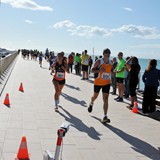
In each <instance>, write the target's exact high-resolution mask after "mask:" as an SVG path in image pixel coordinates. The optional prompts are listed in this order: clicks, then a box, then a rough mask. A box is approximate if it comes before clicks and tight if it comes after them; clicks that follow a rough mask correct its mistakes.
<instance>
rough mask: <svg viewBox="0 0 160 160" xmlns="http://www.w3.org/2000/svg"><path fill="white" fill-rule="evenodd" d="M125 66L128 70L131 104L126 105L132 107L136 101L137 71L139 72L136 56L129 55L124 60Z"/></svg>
mask: <svg viewBox="0 0 160 160" xmlns="http://www.w3.org/2000/svg"><path fill="white" fill-rule="evenodd" d="M126 67H127V70H128V80H129V83H128V84H129V94H130V101H131V104H130V105H129V106H128V108H129V109H132V108H133V106H134V102H137V95H136V87H137V85H138V83H139V72H140V69H141V67H140V65H139V62H138V58H137V57H131V58H130V59H128V60H127V61H126Z"/></svg>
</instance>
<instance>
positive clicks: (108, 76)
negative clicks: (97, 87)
mask: <svg viewBox="0 0 160 160" xmlns="http://www.w3.org/2000/svg"><path fill="white" fill-rule="evenodd" d="M102 79H104V80H108V79H110V74H108V73H103V74H102Z"/></svg>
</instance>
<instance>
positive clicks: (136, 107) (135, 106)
mask: <svg viewBox="0 0 160 160" xmlns="http://www.w3.org/2000/svg"><path fill="white" fill-rule="evenodd" d="M132 112H133V113H138V103H137V102H134V107H133V109H132Z"/></svg>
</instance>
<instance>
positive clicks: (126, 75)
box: [124, 57, 131, 98]
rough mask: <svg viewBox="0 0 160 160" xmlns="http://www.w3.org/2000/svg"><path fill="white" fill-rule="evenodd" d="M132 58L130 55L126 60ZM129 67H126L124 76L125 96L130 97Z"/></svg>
mask: <svg viewBox="0 0 160 160" xmlns="http://www.w3.org/2000/svg"><path fill="white" fill-rule="evenodd" d="M129 59H130V57H127V58H126V61H128V60H129ZM128 63H130V64H131V61H129V62H128ZM128 71H129V70H128V69H127V68H125V78H124V96H125V98H129V76H128Z"/></svg>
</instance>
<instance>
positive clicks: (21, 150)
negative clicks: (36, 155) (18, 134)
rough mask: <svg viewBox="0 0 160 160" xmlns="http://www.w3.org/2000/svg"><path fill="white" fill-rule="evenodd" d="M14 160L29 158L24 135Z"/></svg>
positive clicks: (26, 159) (27, 159)
mask: <svg viewBox="0 0 160 160" xmlns="http://www.w3.org/2000/svg"><path fill="white" fill-rule="evenodd" d="M15 160H29V154H28V149H27V142H26V137H25V136H23V137H22V140H21V144H20V147H19V151H18V154H17V156H16V158H15Z"/></svg>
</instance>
